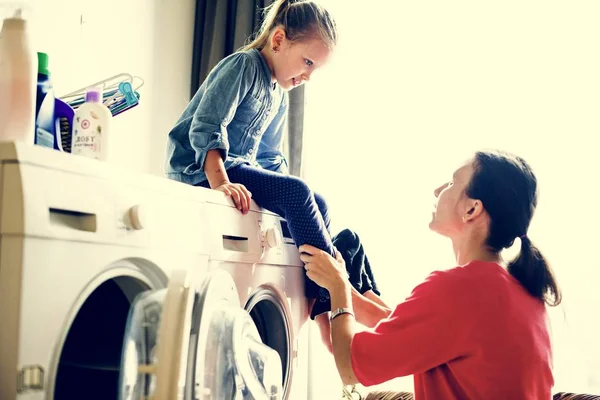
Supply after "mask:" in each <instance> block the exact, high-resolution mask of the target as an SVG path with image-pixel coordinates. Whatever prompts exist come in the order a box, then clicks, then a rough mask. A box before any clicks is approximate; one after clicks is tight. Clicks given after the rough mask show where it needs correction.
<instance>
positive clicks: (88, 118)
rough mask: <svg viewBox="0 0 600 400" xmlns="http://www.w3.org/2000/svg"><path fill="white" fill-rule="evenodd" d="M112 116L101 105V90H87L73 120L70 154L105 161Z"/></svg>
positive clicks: (95, 88) (94, 88)
mask: <svg viewBox="0 0 600 400" xmlns="http://www.w3.org/2000/svg"><path fill="white" fill-rule="evenodd" d="M111 119H112V114H111V112H110V110H109V109H108V107H106V106H105V105H104V104H102V89H100V88H97V87H92V88H88V90H87V92H86V95H85V103H83V104H82V105H81V106H80V107H79V108H78V109H77V111H76V112H75V117H74V118H73V135H72V143H71V153H72V154H78V155H81V156H85V157H90V158H95V159H97V160H101V161H106V159H107V158H108V138H109V134H110V122H111Z"/></svg>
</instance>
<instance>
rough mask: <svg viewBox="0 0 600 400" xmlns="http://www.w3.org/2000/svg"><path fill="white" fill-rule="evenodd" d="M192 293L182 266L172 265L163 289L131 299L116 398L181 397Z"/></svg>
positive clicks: (193, 291) (185, 366)
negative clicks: (174, 267) (167, 283)
mask: <svg viewBox="0 0 600 400" xmlns="http://www.w3.org/2000/svg"><path fill="white" fill-rule="evenodd" d="M195 297H196V296H195V290H194V288H193V287H192V285H191V284H190V282H189V277H188V274H187V272H186V271H177V272H175V273H173V275H172V276H171V277H170V279H169V285H168V287H167V288H166V289H161V290H151V291H146V292H143V293H141V294H140V295H138V297H137V298H136V299H135V301H134V302H133V304H132V307H131V309H130V312H129V319H128V322H127V328H126V331H125V337H124V345H123V355H122V358H121V371H120V386H119V398H120V399H122V400H138V399H152V398H154V399H172V398H180V395H181V394H182V393H183V389H184V385H185V376H186V375H185V371H186V368H187V365H186V364H187V363H186V361H187V353H188V345H189V332H190V326H191V325H190V324H191V319H192V310H193V306H194V299H195Z"/></svg>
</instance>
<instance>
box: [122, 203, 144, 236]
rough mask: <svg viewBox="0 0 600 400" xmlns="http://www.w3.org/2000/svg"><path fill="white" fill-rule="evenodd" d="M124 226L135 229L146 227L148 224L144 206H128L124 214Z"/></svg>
mask: <svg viewBox="0 0 600 400" xmlns="http://www.w3.org/2000/svg"><path fill="white" fill-rule="evenodd" d="M125 226H127V228H129V229H135V230H137V231H139V230H141V229H144V228H146V227H147V226H148V217H147V216H146V212H145V208H144V207H142V206H141V205H139V204H136V205H135V206H133V207H130V208H129V210H128V211H127V215H126V216H125Z"/></svg>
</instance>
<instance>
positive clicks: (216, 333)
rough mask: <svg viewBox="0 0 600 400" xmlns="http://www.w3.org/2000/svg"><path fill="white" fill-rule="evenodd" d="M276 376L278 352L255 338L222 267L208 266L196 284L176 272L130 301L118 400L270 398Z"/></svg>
mask: <svg viewBox="0 0 600 400" xmlns="http://www.w3.org/2000/svg"><path fill="white" fill-rule="evenodd" d="M282 380H283V379H282V367H281V359H280V357H279V354H278V353H277V352H276V351H275V350H273V349H271V348H269V347H267V346H266V345H264V344H263V343H262V341H261V338H260V336H259V333H258V330H257V329H256V326H255V325H254V322H253V320H252V318H251V317H250V315H249V314H248V313H247V312H246V311H245V310H243V309H242V308H241V307H240V301H239V297H238V294H237V291H236V288H235V284H234V281H233V279H232V278H231V275H229V274H228V273H227V272H225V271H223V270H214V271H212V272H211V273H209V275H208V276H207V277H206V278H205V279H204V281H203V283H202V284H201V285H200V287H198V288H195V287H194V286H193V285H192V284H191V283H190V282H189V277H188V276H187V272H185V271H181V272H177V273H176V274H174V275H173V276H172V277H171V279H170V282H169V286H168V287H167V288H166V289H161V290H156V291H147V292H144V293H142V294H140V295H139V296H138V297H137V298H136V300H135V301H134V303H133V305H132V308H131V310H130V314H129V319H128V323H127V329H126V334H125V338H124V346H123V356H122V364H121V372H120V382H119V387H120V388H119V398H120V399H122V400H139V399H175V398H183V399H190V400H192V399H193V400H195V399H202V400H204V399H240V400H242V399H248V400H250V399H256V400H258V399H268V400H275V399H281V398H282V394H283V389H282Z"/></svg>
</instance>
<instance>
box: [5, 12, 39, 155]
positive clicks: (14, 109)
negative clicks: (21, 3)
mask: <svg viewBox="0 0 600 400" xmlns="http://www.w3.org/2000/svg"><path fill="white" fill-rule="evenodd" d="M21 15H22V12H21V9H18V10H17V11H16V12H15V15H14V16H13V17H12V18H7V19H5V20H4V22H3V24H2V30H1V31H0V141H12V140H14V141H22V142H25V143H29V144H32V143H33V142H34V135H33V133H34V126H35V91H36V71H37V68H35V64H36V58H37V57H36V55H35V52H34V51H33V50H32V46H31V44H30V37H29V32H28V26H27V21H26V20H24V19H23V18H22V16H21Z"/></svg>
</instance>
